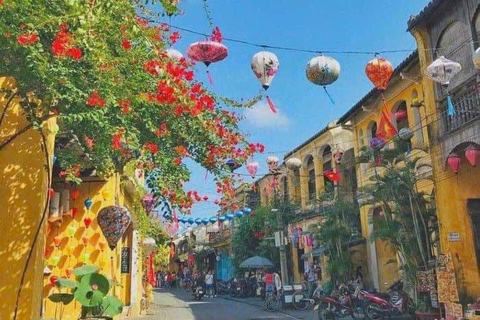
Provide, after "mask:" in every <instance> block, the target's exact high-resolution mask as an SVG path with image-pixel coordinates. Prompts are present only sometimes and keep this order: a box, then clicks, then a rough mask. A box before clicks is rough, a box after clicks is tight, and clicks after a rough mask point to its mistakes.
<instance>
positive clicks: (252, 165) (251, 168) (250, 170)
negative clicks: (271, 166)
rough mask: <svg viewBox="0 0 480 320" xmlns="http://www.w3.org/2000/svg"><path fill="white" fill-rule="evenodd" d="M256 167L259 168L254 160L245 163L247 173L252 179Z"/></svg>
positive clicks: (256, 169) (255, 172)
mask: <svg viewBox="0 0 480 320" xmlns="http://www.w3.org/2000/svg"><path fill="white" fill-rule="evenodd" d="M258 168H260V165H259V164H258V162H256V161H252V162H249V163H247V171H248V174H250V176H251V177H252V179H255V175H256V174H257V171H258Z"/></svg>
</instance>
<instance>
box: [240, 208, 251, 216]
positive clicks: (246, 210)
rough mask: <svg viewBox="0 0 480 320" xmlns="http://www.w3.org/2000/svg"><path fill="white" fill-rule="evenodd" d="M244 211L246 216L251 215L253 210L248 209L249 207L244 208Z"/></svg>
mask: <svg viewBox="0 0 480 320" xmlns="http://www.w3.org/2000/svg"><path fill="white" fill-rule="evenodd" d="M242 211H243V213H244V214H247V215H248V214H250V213H252V209H250V208H248V207H245V208H243V210H242Z"/></svg>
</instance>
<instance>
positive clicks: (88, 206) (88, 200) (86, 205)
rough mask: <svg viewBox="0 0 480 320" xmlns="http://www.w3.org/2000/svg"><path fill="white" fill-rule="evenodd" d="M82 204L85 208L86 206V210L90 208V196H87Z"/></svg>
mask: <svg viewBox="0 0 480 320" xmlns="http://www.w3.org/2000/svg"><path fill="white" fill-rule="evenodd" d="M83 204H84V205H85V208H87V210H90V208H91V207H92V204H93V201H92V199H91V198H90V197H88V198H87V199H86V200H85V202H84V203H83Z"/></svg>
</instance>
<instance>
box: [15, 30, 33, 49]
mask: <svg viewBox="0 0 480 320" xmlns="http://www.w3.org/2000/svg"><path fill="white" fill-rule="evenodd" d="M17 42H18V43H19V44H20V45H22V46H28V45H32V44H35V43H37V42H38V35H37V33H36V32H30V33H24V34H22V35H19V36H18V37H17Z"/></svg>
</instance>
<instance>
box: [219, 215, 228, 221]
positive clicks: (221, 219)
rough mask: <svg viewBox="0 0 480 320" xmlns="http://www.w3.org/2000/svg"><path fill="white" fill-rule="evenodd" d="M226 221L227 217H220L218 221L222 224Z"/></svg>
mask: <svg viewBox="0 0 480 320" xmlns="http://www.w3.org/2000/svg"><path fill="white" fill-rule="evenodd" d="M226 219H227V217H225V216H220V217H218V221H220V222H224V221H225V220H226Z"/></svg>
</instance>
